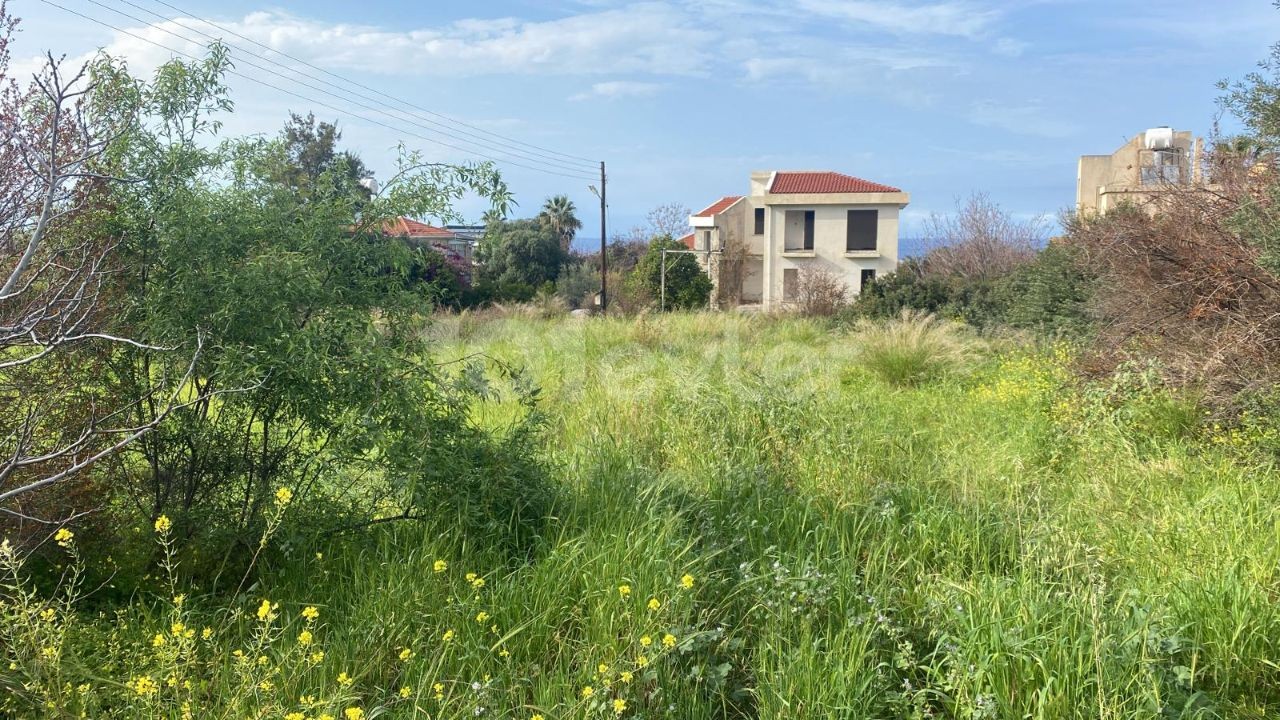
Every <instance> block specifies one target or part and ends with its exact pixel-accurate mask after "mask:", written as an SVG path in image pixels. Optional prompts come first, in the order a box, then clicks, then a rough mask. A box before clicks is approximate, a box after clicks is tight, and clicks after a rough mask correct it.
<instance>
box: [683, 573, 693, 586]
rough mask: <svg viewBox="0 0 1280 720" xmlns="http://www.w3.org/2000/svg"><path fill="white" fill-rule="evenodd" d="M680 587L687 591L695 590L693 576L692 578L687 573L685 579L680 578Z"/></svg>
mask: <svg viewBox="0 0 1280 720" xmlns="http://www.w3.org/2000/svg"><path fill="white" fill-rule="evenodd" d="M680 587H682V588H684V589H685V590H690V589H692V588H693V576H692V575H690V574H689V573H685V574H684V577H682V578H680Z"/></svg>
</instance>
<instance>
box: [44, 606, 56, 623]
mask: <svg viewBox="0 0 1280 720" xmlns="http://www.w3.org/2000/svg"><path fill="white" fill-rule="evenodd" d="M57 617H58V611H57V610H54V609H53V608H45V609H43V610H41V611H40V619H41V620H43V621H45V622H53V621H54V619H56V618H57Z"/></svg>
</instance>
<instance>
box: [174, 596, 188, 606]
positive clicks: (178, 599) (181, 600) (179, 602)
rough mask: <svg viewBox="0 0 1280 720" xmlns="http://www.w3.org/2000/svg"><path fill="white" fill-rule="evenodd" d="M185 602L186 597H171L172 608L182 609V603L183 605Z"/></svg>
mask: <svg viewBox="0 0 1280 720" xmlns="http://www.w3.org/2000/svg"><path fill="white" fill-rule="evenodd" d="M186 601H187V596H186V595H174V596H173V606H174V607H182V603H184V602H186Z"/></svg>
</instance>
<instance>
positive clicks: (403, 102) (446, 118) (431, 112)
mask: <svg viewBox="0 0 1280 720" xmlns="http://www.w3.org/2000/svg"><path fill="white" fill-rule="evenodd" d="M123 1H124V2H128V3H129V4H130V5H133V3H132V2H129V0H123ZM152 2H155V3H157V4H159V5H163V6H165V7H167V8H169V9H170V10H173V11H174V12H178V13H182V14H183V15H186V16H187V17H190V18H193V19H195V20H199V21H200V22H203V23H205V24H206V25H209V26H210V27H215V28H217V29H219V30H221V31H222V32H225V33H228V34H230V35H234V36H235V37H238V38H240V39H241V40H244V41H246V42H250V43H253V44H254V45H257V46H258V47H260V48H263V49H264V50H267V51H269V52H273V53H276V54H277V55H280V56H282V57H286V58H288V59H290V60H292V61H294V62H296V63H299V64H301V65H305V66H306V67H309V68H311V69H312V70H315V71H317V72H321V73H324V74H325V75H328V76H329V77H331V78H334V79H336V80H341V81H342V82H344V83H347V84H348V85H354V86H356V87H358V88H361V89H363V90H368V91H369V92H371V93H374V94H376V95H378V96H381V97H384V98H386V99H388V100H391V101H393V102H397V103H400V104H401V105H404V106H406V107H410V108H413V109H415V110H418V111H420V112H423V113H426V114H427V115H430V116H432V117H436V118H439V119H441V120H443V121H445V122H448V123H452V124H454V125H457V126H460V127H465V128H468V129H471V130H475V131H476V132H479V133H482V134H483V135H488V136H491V137H494V138H498V139H499V140H505V141H507V142H511V143H515V144H516V145H519V146H523V147H529V148H533V149H535V150H539V151H542V152H544V153H549V154H551V155H555V156H560V157H562V158H566V159H570V160H577V161H580V162H585V163H589V164H591V165H592V166H593V167H594V166H595V165H596V163H598V162H599V161H598V160H592V159H590V158H585V157H582V156H580V155H573V154H571V153H566V152H560V151H558V150H551V149H548V148H545V147H541V146H539V145H534V144H533V143H530V142H525V141H521V140H516V139H515V138H511V137H507V136H505V135H501V134H499V133H496V132H493V131H492V130H485V129H484V128H481V127H478V126H476V125H472V124H470V123H466V122H463V121H461V120H458V119H456V118H452V117H449V116H448V115H444V114H442V113H438V112H436V111H434V110H430V109H428V108H425V107H422V106H421V105H415V104H413V103H411V102H408V101H406V100H405V99H404V98H400V97H396V96H394V95H389V94H387V93H385V92H382V91H381V90H378V89H376V88H372V87H369V86H368V85H365V84H363V83H360V82H357V81H355V80H352V79H350V78H348V77H345V76H343V75H338V74H336V73H333V72H331V71H329V70H326V69H324V68H322V67H319V66H317V65H313V64H311V63H309V62H307V61H306V60H303V59H301V58H298V57H295V56H293V55H290V54H289V53H286V52H284V51H282V50H277V49H275V48H273V47H271V46H270V45H267V44H265V43H262V42H259V41H258V40H254V39H253V38H251V37H247V36H245V35H242V34H240V33H238V32H236V31H235V30H232V29H230V28H227V27H224V26H222V25H219V24H218V23H215V22H213V21H211V20H207V19H205V18H202V17H200V16H199V15H196V14H194V13H192V12H189V11H187V10H184V9H182V8H180V7H177V6H175V5H174V4H172V3H170V2H166V0H152ZM135 7H137V6H136V5H135ZM152 14H153V15H156V16H157V17H160V15H159V14H158V13H154V12H153V13H152ZM172 22H176V21H172ZM202 34H203V33H202ZM206 37H208V36H207V35H206ZM264 59H265V58H264ZM294 72H299V73H300V71H297V70H294ZM300 74H301V73H300ZM458 132H462V131H461V130H459V131H458ZM464 134H469V133H464ZM499 144H501V143H499Z"/></svg>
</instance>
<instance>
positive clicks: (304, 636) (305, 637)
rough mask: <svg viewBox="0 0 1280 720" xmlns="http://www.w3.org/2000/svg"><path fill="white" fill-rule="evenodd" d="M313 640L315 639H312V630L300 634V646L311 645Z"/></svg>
mask: <svg viewBox="0 0 1280 720" xmlns="http://www.w3.org/2000/svg"><path fill="white" fill-rule="evenodd" d="M312 639H313V638H312V637H311V631H310V630H303V631H302V632H300V633H298V644H299V645H301V646H303V647H306V646H308V645H310V644H311V642H312Z"/></svg>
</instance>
